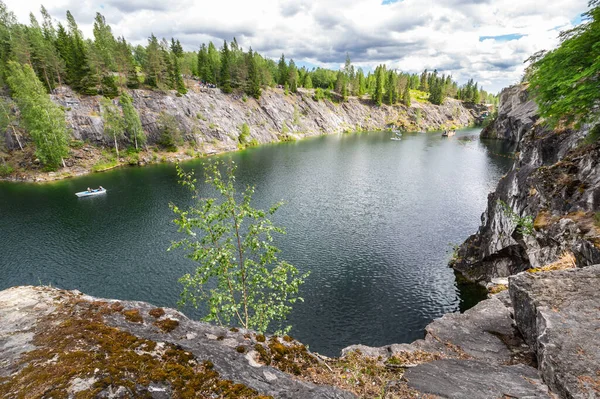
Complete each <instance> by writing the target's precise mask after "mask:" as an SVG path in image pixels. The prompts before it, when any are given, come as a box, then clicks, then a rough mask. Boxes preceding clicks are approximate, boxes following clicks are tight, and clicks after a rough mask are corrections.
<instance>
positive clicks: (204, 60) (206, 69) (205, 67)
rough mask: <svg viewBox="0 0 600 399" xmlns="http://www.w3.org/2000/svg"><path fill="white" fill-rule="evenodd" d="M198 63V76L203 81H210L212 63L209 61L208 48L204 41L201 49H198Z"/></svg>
mask: <svg viewBox="0 0 600 399" xmlns="http://www.w3.org/2000/svg"><path fill="white" fill-rule="evenodd" d="M197 63H198V66H197V70H198V77H199V78H200V80H202V81H203V82H208V81H209V79H210V65H209V61H208V49H207V48H206V44H204V43H202V45H201V46H200V50H198V58H197Z"/></svg>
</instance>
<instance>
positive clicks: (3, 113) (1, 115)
mask: <svg viewBox="0 0 600 399" xmlns="http://www.w3.org/2000/svg"><path fill="white" fill-rule="evenodd" d="M11 108H12V107H11V104H10V103H9V102H8V100H5V99H3V98H0V137H2V138H3V136H4V132H5V131H6V130H7V129H8V128H9V127H10V130H11V131H12V133H13V136H15V140H16V141H17V144H18V145H19V148H20V149H21V151H23V144H21V140H20V138H19V136H20V135H19V133H18V132H17V129H16V128H15V124H16V122H17V116H16V115H15V113H13V112H12V109H11Z"/></svg>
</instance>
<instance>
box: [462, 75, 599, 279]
mask: <svg viewBox="0 0 600 399" xmlns="http://www.w3.org/2000/svg"><path fill="white" fill-rule="evenodd" d="M500 101H501V103H500V107H499V112H498V117H497V119H496V120H495V122H494V123H493V124H492V125H490V126H488V127H487V128H486V129H485V130H484V131H483V132H482V137H487V138H497V139H502V140H510V141H512V142H514V143H515V145H516V147H517V151H518V154H519V155H518V159H517V160H516V161H515V164H514V165H513V167H512V169H511V170H510V172H509V173H508V174H507V175H506V176H504V177H503V178H502V179H501V180H500V182H499V183H498V186H497V188H496V191H495V192H493V193H492V194H490V195H489V197H488V206H487V209H486V210H485V212H484V213H483V215H482V217H481V222H482V224H481V227H480V228H479V231H478V232H477V233H476V234H474V235H473V236H471V237H469V239H467V241H466V242H465V243H464V244H462V245H461V246H460V248H459V249H458V251H457V254H456V257H455V259H454V261H453V263H452V266H453V267H454V268H455V269H456V270H457V271H459V272H460V273H462V274H463V275H464V276H465V277H466V278H467V279H469V280H471V281H479V282H484V281H489V280H491V279H492V278H495V277H506V276H509V275H512V274H515V273H518V272H520V271H523V270H526V269H530V268H536V267H541V266H544V265H548V264H551V263H554V262H561V260H563V259H565V258H571V257H573V258H574V262H575V264H576V265H577V266H579V267H583V266H588V265H592V264H596V263H600V213H598V212H599V211H600V143H599V142H597V141H596V142H595V143H587V142H586V137H587V136H588V135H589V134H590V130H591V126H583V127H582V128H580V129H576V130H574V129H557V130H553V129H548V128H546V127H545V126H544V124H543V123H541V122H540V121H539V118H538V116H537V114H536V111H537V108H536V105H535V103H534V102H533V101H532V100H531V99H530V98H529V96H528V93H527V88H526V87H525V86H513V87H510V88H507V89H505V90H503V91H502V93H501V96H500Z"/></svg>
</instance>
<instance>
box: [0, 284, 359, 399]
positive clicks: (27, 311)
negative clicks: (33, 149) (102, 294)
mask: <svg viewBox="0 0 600 399" xmlns="http://www.w3.org/2000/svg"><path fill="white" fill-rule="evenodd" d="M68 301H86V302H88V303H90V304H92V303H109V304H111V303H112V304H117V301H114V300H104V299H99V298H94V297H90V296H86V295H83V294H81V293H78V292H76V291H63V290H58V289H55V288H49V287H31V286H27V287H14V288H9V289H7V290H4V291H1V292H0V320H1V323H0V397H2V398H4V397H6V396H4V395H3V394H2V388H1V384H2V383H3V377H4V378H8V379H9V380H10V378H11V376H13V375H16V374H17V373H19V371H20V370H21V369H22V368H23V367H26V366H27V361H25V362H23V361H22V360H23V359H24V356H25V355H26V354H27V353H28V352H30V351H32V350H34V349H36V346H35V345H34V342H35V337H36V335H37V334H39V333H41V331H40V330H39V329H37V328H36V327H37V325H38V324H39V323H40V322H41V321H42V319H44V318H45V317H46V316H49V315H52V313H53V312H54V311H55V310H56V309H57V307H59V306H61V305H63V304H65V303H67V302H68ZM118 304H120V306H122V307H123V308H122V309H123V311H127V310H129V309H137V310H138V311H139V314H140V316H141V318H142V319H141V322H135V321H128V320H127V319H126V317H125V316H124V313H122V312H121V311H116V312H112V313H109V314H107V315H105V316H103V317H104V322H105V324H106V325H108V326H110V327H116V328H117V329H119V330H121V331H126V332H128V333H130V334H132V335H133V336H135V337H137V338H141V339H144V340H150V341H153V342H156V343H157V344H156V350H158V351H161V350H165V348H166V345H167V344H170V345H174V347H175V348H178V349H180V350H185V351H186V352H189V353H191V354H192V355H193V358H194V359H197V360H198V361H199V362H203V361H206V360H210V361H211V362H212V363H213V364H214V370H215V371H217V372H218V373H219V376H220V378H222V379H227V380H232V381H233V382H234V383H239V384H244V385H245V386H247V387H250V388H253V389H255V390H256V391H258V392H259V393H260V394H262V395H272V396H273V397H275V398H306V399H309V398H324V399H345V398H348V399H349V398H354V397H355V396H354V395H353V394H351V393H349V392H346V391H342V390H340V389H338V388H335V387H331V386H325V385H315V384H312V383H308V382H303V381H299V380H297V379H295V378H293V377H292V376H291V375H289V374H287V373H284V372H282V371H280V370H278V369H275V368H273V367H270V366H265V365H263V364H260V363H258V362H256V359H254V358H253V359H252V360H249V359H248V358H247V355H245V354H242V353H239V352H238V350H237V349H238V347H239V346H243V347H244V348H245V349H249V348H251V347H253V346H254V345H255V344H256V343H257V341H256V340H255V339H254V338H255V337H256V333H254V332H251V331H247V330H237V329H226V328H223V327H217V326H213V325H210V324H207V323H203V322H197V321H192V320H189V319H188V318H187V317H186V316H185V315H183V314H182V313H180V312H178V311H176V310H174V309H167V308H164V312H165V313H164V315H162V316H160V317H159V318H158V319H157V318H155V317H154V316H152V315H150V314H149V311H151V310H152V309H156V308H155V307H154V306H152V305H150V304H148V303H145V302H134V301H120V302H118ZM166 319H171V320H177V321H178V323H179V324H178V325H177V326H176V327H175V328H174V329H173V330H172V331H170V332H164V331H162V330H161V329H159V328H158V327H157V326H156V325H155V324H154V322H156V321H157V320H158V321H160V320H166ZM58 322H64V320H58ZM100 342H101V341H100ZM282 344H283V342H282ZM73 345H75V346H77V343H76V342H73ZM100 345H102V344H100ZM96 350H98V351H99V352H102V351H103V348H102V347H101V346H100V347H98V348H97V349H96ZM94 382H95V380H94V376H93V375H77V374H75V375H73V376H72V378H71V379H70V381H69V382H68V384H67V386H68V387H69V390H70V394H71V395H75V394H77V393H81V392H82V391H85V390H87V389H90V387H91V386H92V385H93V384H94ZM28 389H29V388H26V389H25V391H21V392H19V394H22V395H23V397H29V396H30V393H31V392H28V391H27V390H28ZM31 389H35V386H33V387H31ZM136 392H137V394H140V392H147V393H148V395H149V396H150V397H152V398H156V399H158V398H167V397H171V395H170V393H171V392H172V391H171V387H169V386H165V385H161V384H159V383H157V382H149V384H148V386H144V387H136ZM132 395H133V393H132V392H131V390H130V389H129V388H127V387H123V386H113V385H110V386H109V387H108V388H106V389H104V390H103V391H102V392H100V393H99V394H98V395H97V397H132Z"/></svg>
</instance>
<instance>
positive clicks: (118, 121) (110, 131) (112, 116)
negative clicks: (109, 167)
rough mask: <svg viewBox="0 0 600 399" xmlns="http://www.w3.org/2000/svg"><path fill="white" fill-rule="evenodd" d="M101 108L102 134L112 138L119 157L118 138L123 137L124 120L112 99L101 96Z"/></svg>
mask: <svg viewBox="0 0 600 399" xmlns="http://www.w3.org/2000/svg"><path fill="white" fill-rule="evenodd" d="M100 107H101V109H102V120H103V121H104V135H105V136H107V137H109V138H111V139H112V140H114V143H115V152H116V153H117V158H118V157H119V144H118V140H120V139H122V138H123V137H125V121H124V120H123V115H121V111H120V110H119V108H118V107H117V106H116V105H115V104H113V102H112V100H110V99H108V98H106V97H102V99H101V100H100Z"/></svg>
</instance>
